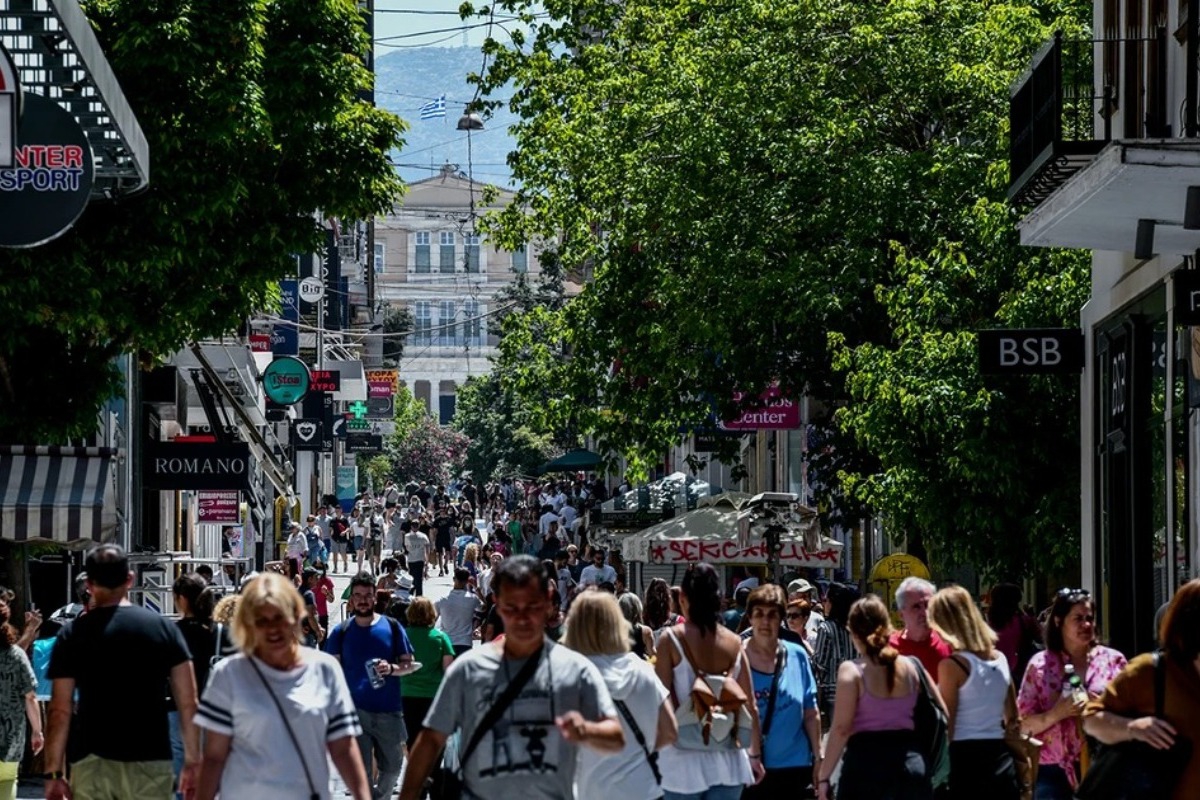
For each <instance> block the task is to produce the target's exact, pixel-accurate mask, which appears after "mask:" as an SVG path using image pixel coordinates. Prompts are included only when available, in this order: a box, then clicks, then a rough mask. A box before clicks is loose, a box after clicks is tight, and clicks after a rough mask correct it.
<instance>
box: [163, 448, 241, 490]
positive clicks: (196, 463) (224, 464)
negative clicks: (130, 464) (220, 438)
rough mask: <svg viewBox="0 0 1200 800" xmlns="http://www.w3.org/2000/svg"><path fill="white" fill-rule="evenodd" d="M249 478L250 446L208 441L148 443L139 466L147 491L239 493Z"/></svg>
mask: <svg viewBox="0 0 1200 800" xmlns="http://www.w3.org/2000/svg"><path fill="white" fill-rule="evenodd" d="M250 475H251V468H250V446H249V445H248V444H246V443H244V442H241V443H238V444H216V443H208V442H185V443H178V442H149V443H147V444H146V453H145V459H144V460H143V463H142V483H143V485H144V486H145V488H147V489H153V490H158V491H163V490H169V489H181V490H182V489H224V490H227V491H233V490H240V489H241V488H242V487H243V486H244V485H245V484H246V481H247V479H248V478H249V477H250Z"/></svg>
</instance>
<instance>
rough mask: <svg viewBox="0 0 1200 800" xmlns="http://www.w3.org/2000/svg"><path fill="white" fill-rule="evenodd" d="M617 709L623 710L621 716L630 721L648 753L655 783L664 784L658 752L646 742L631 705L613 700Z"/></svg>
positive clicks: (647, 759) (630, 725) (637, 737)
mask: <svg viewBox="0 0 1200 800" xmlns="http://www.w3.org/2000/svg"><path fill="white" fill-rule="evenodd" d="M613 704H614V705H616V707H617V711H620V712H621V716H622V717H624V718H625V721H626V722H627V723H629V729H630V730H631V731H633V738H634V739H637V743H638V744H639V745H641V747H642V752H643V753H645V754H646V761H647V762H648V763H649V764H650V771H651V772H653V773H654V783H655V784H656V785H658V786H662V773H661V772H659V771H658V753H656V752H655V751H653V750H651V749H650V747H649V746H648V745H647V744H646V737H645V736H643V735H642V729H641V728H639V727H638V724H637V720H635V719H634V718H633V713H632V712H630V710H629V706H627V705H625V701H624V700H613Z"/></svg>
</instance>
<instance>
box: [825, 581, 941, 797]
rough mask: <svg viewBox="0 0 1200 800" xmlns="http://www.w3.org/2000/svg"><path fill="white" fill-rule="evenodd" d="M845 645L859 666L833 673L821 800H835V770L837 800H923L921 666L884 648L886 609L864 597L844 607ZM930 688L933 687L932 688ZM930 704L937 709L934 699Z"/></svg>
mask: <svg viewBox="0 0 1200 800" xmlns="http://www.w3.org/2000/svg"><path fill="white" fill-rule="evenodd" d="M847 624H848V626H849V628H850V640H851V642H852V643H853V644H854V648H855V649H856V650H857V651H858V653H859V658H857V659H853V660H850V661H843V662H842V663H841V665H840V666H839V667H838V670H837V698H836V700H835V701H834V704H833V724H832V727H831V728H830V732H829V740H828V742H827V743H826V746H825V758H824V759H823V760H822V762H821V766H820V770H819V776H818V778H817V796H818V797H819V798H820V800H829V798H832V797H834V795H833V794H832V793H831V791H830V784H829V780H830V776H831V775H833V772H834V769H835V768H836V767H837V764H838V761H839V760H841V761H844V763H843V764H842V773H841V778H840V779H839V780H838V785H837V795H836V797H837V800H930V799H931V798H932V797H933V786H932V784H931V782H930V779H929V775H928V774H927V772H926V768H925V756H924V755H923V754H922V752H921V748H920V745H919V744H918V742H917V739H916V735H915V725H914V720H913V711H914V710H915V709H916V706H917V696H918V694H917V693H918V692H920V691H922V689H921V673H920V672H919V671H918V670H921V671H923V670H924V667H922V666H921V664H920V662H918V661H915V660H913V659H909V658H899V655H900V654H899V653H898V652H897V651H896V648H894V647H892V646H891V645H890V644H888V637H889V636H891V634H892V621H891V618H890V617H889V616H888V609H887V606H886V605H885V604H884V602H883V600H881V599H879V596H878V595H874V594H870V595H867V596H866V597H864V598H862V599H861V600H858V601H856V602H855V603H854V605H853V606H851V607H850V614H849V616H848V623H847ZM931 682H932V681H931ZM933 698H934V700H935V702H938V703H940V702H941V701H940V699H938V697H937V691H936V690H934V693H933Z"/></svg>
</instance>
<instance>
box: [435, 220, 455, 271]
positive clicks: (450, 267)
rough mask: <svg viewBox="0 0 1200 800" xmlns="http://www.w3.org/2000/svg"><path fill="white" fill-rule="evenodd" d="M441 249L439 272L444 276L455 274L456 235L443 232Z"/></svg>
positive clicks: (439, 252) (439, 251)
mask: <svg viewBox="0 0 1200 800" xmlns="http://www.w3.org/2000/svg"><path fill="white" fill-rule="evenodd" d="M440 241H441V245H442V246H441V249H439V250H438V270H439V271H440V272H441V273H442V274H444V275H453V274H454V234H453V233H450V232H449V231H442V234H441V237H440Z"/></svg>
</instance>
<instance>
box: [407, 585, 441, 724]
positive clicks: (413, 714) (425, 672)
mask: <svg viewBox="0 0 1200 800" xmlns="http://www.w3.org/2000/svg"><path fill="white" fill-rule="evenodd" d="M406 617H407V622H408V627H407V629H406V632H407V633H408V642H409V644H411V645H412V649H413V661H416V662H417V663H419V664H420V665H421V668H420V669H419V670H417V671H416V672H414V673H412V674H411V675H407V676H405V678H404V680H402V681H400V698H401V702H402V703H403V711H404V729H405V732H406V733H407V734H408V746H409V747H412V745H413V742H415V741H416V740H417V734H418V733H420V732H421V731H422V730H423V729H424V728H425V715H426V714H428V713H429V708H430V706H432V705H433V698H435V697H437V692H438V687H440V686H441V685H442V678H443V677H445V675H446V670H447V669H449V668H450V663H451V662H452V661H454V645H453V644H452V643H451V642H450V637H449V636H447V635H446V632H445V631H442V630H438V629H437V628H436V627H434V623H435V622H437V618H438V612H437V608H435V607H434V605H433V602H432V601H431V600H430V599H429V598H428V597H414V598H413V600H412V603H410V604H409V606H408V611H407V612H406Z"/></svg>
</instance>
